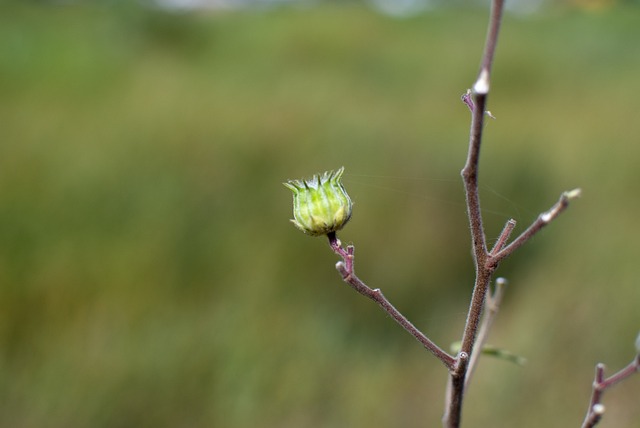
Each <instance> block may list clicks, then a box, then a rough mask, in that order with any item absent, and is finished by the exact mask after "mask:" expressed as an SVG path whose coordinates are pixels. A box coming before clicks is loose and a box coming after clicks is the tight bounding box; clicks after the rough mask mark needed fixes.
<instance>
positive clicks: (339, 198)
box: [283, 167, 353, 236]
mask: <svg viewBox="0 0 640 428" xmlns="http://www.w3.org/2000/svg"><path fill="white" fill-rule="evenodd" d="M343 173H344V167H343V168H340V169H338V170H337V171H327V172H325V173H323V174H316V175H314V176H313V178H311V179H308V180H289V181H287V182H286V183H283V184H284V185H285V186H286V187H287V188H289V189H291V191H292V192H293V217H294V218H293V219H292V220H291V222H292V223H293V224H294V226H295V227H297V228H298V229H300V230H301V231H303V232H304V233H306V234H307V235H311V236H322V235H326V234H328V233H331V232H336V231H338V230H340V229H342V228H343V227H344V225H345V224H347V222H348V221H349V219H350V218H351V212H352V209H353V203H352V202H351V198H349V195H348V194H347V191H346V190H345V189H344V186H343V185H342V183H341V182H340V178H342V174H343Z"/></svg>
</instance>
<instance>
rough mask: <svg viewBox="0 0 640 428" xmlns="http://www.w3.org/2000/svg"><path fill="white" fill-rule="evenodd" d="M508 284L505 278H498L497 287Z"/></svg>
mask: <svg viewBox="0 0 640 428" xmlns="http://www.w3.org/2000/svg"><path fill="white" fill-rule="evenodd" d="M508 283H509V281H507V279H506V278H503V277H499V278H496V284H497V285H500V286H505V285H507V284H508Z"/></svg>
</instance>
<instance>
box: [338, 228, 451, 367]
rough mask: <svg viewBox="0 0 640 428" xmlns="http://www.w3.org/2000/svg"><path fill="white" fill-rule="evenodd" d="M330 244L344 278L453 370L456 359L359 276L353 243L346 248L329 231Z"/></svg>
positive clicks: (380, 292) (378, 290)
mask: <svg viewBox="0 0 640 428" xmlns="http://www.w3.org/2000/svg"><path fill="white" fill-rule="evenodd" d="M327 236H328V238H329V246H330V247H331V249H332V250H333V252H334V253H336V254H337V255H338V256H340V257H341V258H342V261H341V262H338V263H337V264H336V269H337V270H338V272H340V275H341V276H342V279H343V280H344V281H345V282H346V283H347V284H349V285H350V286H351V288H353V289H354V290H356V291H357V292H358V293H360V294H362V295H363V296H366V297H368V298H369V299H371V300H373V301H374V302H376V303H377V304H378V306H380V307H381V308H382V309H383V310H384V311H385V312H386V313H387V314H389V315H390V316H391V318H393V319H394V320H395V321H396V322H397V323H398V324H400V325H401V326H402V328H404V329H405V330H406V331H408V332H409V333H410V334H411V335H412V336H413V337H415V338H416V340H417V341H418V342H420V343H421V344H422V346H424V347H425V348H426V349H427V350H428V351H429V352H431V353H432V354H433V355H435V356H436V357H437V358H438V359H439V360H440V361H441V362H442V363H443V364H444V365H445V367H447V369H448V370H452V369H453V368H454V365H455V364H456V359H455V358H454V357H452V356H451V355H449V354H448V353H447V352H445V351H444V350H443V349H442V348H440V347H439V346H438V345H436V344H435V343H434V342H433V341H432V340H431V339H429V338H428V337H427V336H426V335H425V334H424V333H422V332H421V331H420V330H419V329H418V328H416V326H414V325H413V324H412V323H411V322H410V321H409V320H408V319H407V318H406V317H405V316H404V315H402V314H401V313H400V311H398V310H397V309H396V308H395V307H394V306H393V305H392V304H391V302H389V300H388V299H387V298H386V297H385V296H384V294H382V291H380V289H379V288H376V289H372V288H370V287H369V286H368V285H367V284H365V283H364V282H363V281H362V280H361V279H360V278H358V277H357V276H356V274H355V271H354V266H353V262H354V252H355V248H354V246H353V245H348V246H347V248H346V249H344V248H343V247H342V243H341V242H340V240H339V239H338V238H337V237H336V234H335V232H332V233H329V234H328V235H327Z"/></svg>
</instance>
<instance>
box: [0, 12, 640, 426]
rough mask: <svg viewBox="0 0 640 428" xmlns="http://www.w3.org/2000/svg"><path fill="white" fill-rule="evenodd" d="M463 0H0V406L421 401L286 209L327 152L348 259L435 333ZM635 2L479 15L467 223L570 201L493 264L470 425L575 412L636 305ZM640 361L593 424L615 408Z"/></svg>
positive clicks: (520, 215)
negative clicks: (489, 42) (174, 8)
mask: <svg viewBox="0 0 640 428" xmlns="http://www.w3.org/2000/svg"><path fill="white" fill-rule="evenodd" d="M592 3H593V2H592ZM486 15H487V11H486V10H485V9H484V8H478V7H458V8H447V9H437V10H432V11H430V12H428V13H423V14H418V15H415V16H409V17H406V18H404V19H395V18H392V17H390V16H385V15H383V14H380V13H376V12H375V11H373V10H371V8H368V7H365V6H364V5H361V4H357V3H349V4H348V5H347V4H339V3H335V2H334V3H320V4H315V5H311V6H309V5H308V6H307V7H293V6H292V7H278V8H268V9H263V8H258V9H251V8H250V9H242V10H231V11H230V10H224V11H207V12H202V11H201V12H192V13H167V12H163V11H162V10H158V9H152V8H147V9H142V8H138V7H133V6H129V7H126V6H123V5H120V6H119V7H118V6H117V4H115V3H113V4H106V5H105V4H104V3H103V4H94V5H84V6H82V5H78V4H75V5H67V6H64V7H62V6H54V5H51V4H47V3H41V2H31V3H26V4H25V3H22V4H21V3H19V2H14V3H12V4H5V5H3V6H2V7H1V11H0V403H1V404H0V405H1V407H0V426H2V427H12V428H18V427H25V428H27V427H92V428H99V427H229V428H235V427H354V428H357V427H425V426H426V427H435V426H439V424H440V417H441V414H442V408H443V391H444V387H445V383H446V373H445V371H444V369H443V367H442V366H441V364H440V363H439V362H437V361H436V360H435V359H434V358H433V357H431V356H430V355H429V354H428V353H427V352H425V351H424V350H423V349H422V348H421V347H420V346H419V345H418V344H417V343H416V342H415V341H414V340H413V339H412V338H411V337H410V336H409V335H408V334H407V333H405V332H404V331H403V330H401V329H400V328H399V327H397V326H396V325H395V324H394V323H393V322H392V321H391V320H390V319H389V318H388V317H387V316H385V315H384V314H383V313H382V311H380V310H379V309H378V308H377V307H376V306H375V305H374V304H372V303H371V302H370V301H368V300H366V299H364V298H363V297H361V296H359V295H357V294H356V293H354V292H353V291H352V290H351V289H350V288H348V287H347V286H346V285H344V284H343V283H342V282H341V281H340V279H339V276H338V274H337V273H336V271H335V269H334V264H335V262H336V261H337V260H336V257H335V256H334V255H333V254H332V253H331V252H330V251H329V248H328V246H327V245H326V242H325V240H324V239H320V238H309V237H306V236H304V235H303V234H301V233H300V232H298V231H297V230H296V229H295V228H294V227H293V226H292V225H291V224H290V223H289V222H288V219H289V218H290V217H291V193H290V191H288V190H287V189H286V188H284V187H283V186H282V184H281V183H282V182H283V181H285V180H287V179H289V178H301V177H308V176H310V175H312V174H313V173H316V172H321V171H324V170H327V169H334V168H338V167H340V166H343V165H344V166H345V168H346V174H345V177H344V184H345V186H346V187H347V190H348V191H349V193H350V195H351V197H352V198H353V200H354V202H355V208H354V216H353V219H352V221H351V223H350V224H349V225H348V226H347V228H345V230H344V231H343V232H342V233H341V234H340V237H341V238H342V239H343V240H344V241H352V242H354V243H355V245H356V249H357V269H358V272H359V275H360V276H361V278H363V279H364V280H365V281H367V282H368V283H369V284H370V285H371V286H373V287H380V288H382V289H383V291H384V292H385V294H386V295H387V297H388V298H389V299H390V300H391V301H392V302H393V303H394V304H395V305H396V306H397V307H398V308H399V309H401V311H403V312H404V313H405V314H406V315H407V316H408V317H409V319H411V320H412V321H413V322H414V323H415V324H416V325H417V326H419V327H420V328H421V329H423V330H424V331H425V332H426V333H427V334H428V335H430V336H431V337H432V338H433V339H435V340H436V341H437V342H438V343H439V344H441V345H442V346H443V347H448V344H449V343H451V342H454V341H456V340H458V339H459V337H460V332H461V329H462V326H463V323H464V318H465V314H466V308H467V305H468V300H469V296H470V289H471V284H472V279H473V272H472V262H471V256H470V247H469V236H468V235H469V234H468V226H467V222H466V218H465V208H464V205H463V191H462V185H461V181H460V178H459V171H460V169H461V167H462V165H463V163H464V158H465V153H466V148H467V135H468V124H469V113H468V111H467V109H466V107H465V106H464V105H463V104H462V103H461V102H460V95H461V94H462V93H463V92H464V91H465V90H466V88H467V87H469V86H470V85H471V84H472V83H473V80H474V78H475V74H476V72H477V66H478V64H479V58H480V53H481V49H482V45H483V42H484V34H485V27H486ZM638 22H640V10H639V9H638V8H634V7H631V6H624V5H617V6H612V7H608V8H603V9H598V10H585V9H581V8H574V7H563V8H548V9H545V10H543V11H541V12H539V13H537V14H532V15H517V14H516V15H514V14H509V15H507V17H506V20H505V22H504V26H503V32H502V39H501V40H500V43H499V46H498V52H497V59H496V63H495V67H494V71H495V75H494V79H493V88H492V89H493V92H492V94H491V97H490V100H489V108H490V110H491V111H492V112H493V114H494V115H495V116H496V117H497V119H496V120H490V121H489V122H488V124H487V128H486V138H485V140H484V142H485V143H484V147H483V154H482V160H481V162H482V164H481V175H480V179H481V183H482V192H483V193H482V197H483V208H484V210H485V211H484V212H485V221H486V226H487V233H488V236H489V239H495V237H497V235H498V233H499V232H500V229H501V228H502V226H503V224H504V222H505V221H506V220H507V219H508V218H510V217H513V218H515V219H517V220H518V221H519V223H518V228H519V230H522V228H524V227H525V226H526V225H527V224H529V223H530V222H531V221H533V220H534V219H535V218H536V216H537V215H538V213H539V212H541V211H543V210H546V209H547V208H549V207H550V206H551V205H552V204H553V203H554V202H555V201H556V200H557V198H558V196H559V195H560V193H561V192H562V191H563V190H568V189H571V188H574V187H578V186H579V187H582V188H583V191H584V197H583V198H582V199H580V200H578V201H577V202H576V203H575V204H574V205H572V206H571V208H570V209H569V210H568V211H567V212H566V213H565V214H563V215H562V217H561V218H559V219H558V220H557V222H554V223H553V224H552V225H551V226H550V227H548V228H547V229H545V230H544V231H543V232H542V233H541V234H540V235H538V236H536V238H535V239H533V240H532V242H530V243H529V244H528V245H527V246H526V247H525V248H523V249H522V250H521V251H519V252H518V253H516V254H515V255H514V256H513V257H512V258H511V259H509V260H508V261H506V262H504V263H503V265H502V266H501V268H500V270H499V274H500V275H502V276H506V277H507V278H508V279H509V280H510V287H509V289H508V293H507V296H506V300H505V302H504V304H503V308H502V310H501V313H500V315H499V317H498V319H497V321H496V325H495V327H494V330H493V332H492V336H491V337H490V340H489V342H490V343H491V344H493V345H496V346H500V347H504V348H506V349H509V350H510V351H512V352H515V353H517V354H518V355H522V356H524V357H526V358H527V359H528V364H527V365H526V366H524V367H517V366H515V365H512V364H509V363H506V362H502V361H497V360H490V359H487V360H486V361H485V360H483V361H482V363H481V365H480V367H479V370H478V373H477V375H476V378H475V379H474V383H473V385H472V386H471V388H470V391H469V394H468V396H467V401H466V407H465V414H464V422H465V426H468V427H514V426H517V427H540V426H556V427H560V426H563V427H564V426H579V424H580V423H581V421H582V418H583V416H584V412H585V410H586V405H587V402H588V397H589V394H590V385H591V382H592V376H593V369H594V365H595V363H597V362H599V361H603V362H606V363H607V364H608V366H609V367H610V369H618V368H620V367H622V366H623V365H626V364H627V363H628V362H629V361H630V360H631V358H632V356H633V352H634V351H633V342H634V339H635V337H636V335H637V333H638V330H639V329H640V322H639V316H638V314H639V310H638V303H639V302H640V287H638V277H639V276H640V263H638V254H639V253H640V244H639V242H640V239H639V238H640V230H639V228H638V220H637V218H638V211H639V210H640V195H639V194H638V183H639V182H640V168H638V159H640V144H638V143H639V142H640V141H639V140H638V135H640V120H638V119H639V112H640V110H639V107H638V99H639V96H640V83H639V82H640V81H639V80H638V76H639V75H640V25H638ZM639 393H640V379H638V378H635V379H631V380H629V381H628V382H626V383H624V384H621V385H620V386H619V387H617V388H616V389H614V390H612V391H611V392H610V393H607V394H606V395H605V404H606V406H607V409H608V413H607V415H606V417H605V419H604V421H603V423H602V424H601V426H602V427H634V426H639V424H640V408H639V407H638V406H637V404H638V403H637V397H638V395H639Z"/></svg>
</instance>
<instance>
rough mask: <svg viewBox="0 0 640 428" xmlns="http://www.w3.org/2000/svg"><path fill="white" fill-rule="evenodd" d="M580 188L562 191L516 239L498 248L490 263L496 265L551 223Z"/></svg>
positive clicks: (577, 193)
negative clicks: (553, 202) (548, 207)
mask: <svg viewBox="0 0 640 428" xmlns="http://www.w3.org/2000/svg"><path fill="white" fill-rule="evenodd" d="M581 193H582V192H581V190H580V189H573V190H570V191H568V192H563V193H562V195H560V199H559V200H558V202H556V204H555V205H554V206H552V207H551V208H550V209H549V210H548V211H547V212H544V213H542V214H540V215H539V216H538V218H537V219H536V220H535V221H534V222H533V223H531V225H530V226H529V227H528V228H527V229H526V230H525V231H524V232H522V233H521V234H520V236H518V237H517V238H516V239H514V240H513V242H511V244H509V245H507V246H506V247H504V248H503V249H501V250H499V251H498V252H497V253H496V254H495V255H494V256H493V257H491V258H490V260H489V264H490V265H496V266H497V265H498V264H499V263H500V262H501V261H502V260H503V259H505V258H506V257H508V256H509V255H511V254H512V253H513V252H514V251H515V250H517V249H518V248H520V247H521V246H522V245H524V243H525V242H527V241H528V240H529V239H531V238H532V237H533V235H535V234H536V233H538V232H540V230H541V229H542V228H543V227H545V226H546V225H548V224H549V223H551V222H552V221H553V220H554V219H555V218H556V217H558V216H559V215H560V214H561V213H562V212H563V211H564V210H566V209H567V207H568V206H569V202H570V201H571V200H572V199H575V198H577V197H579V196H580V194H581Z"/></svg>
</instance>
